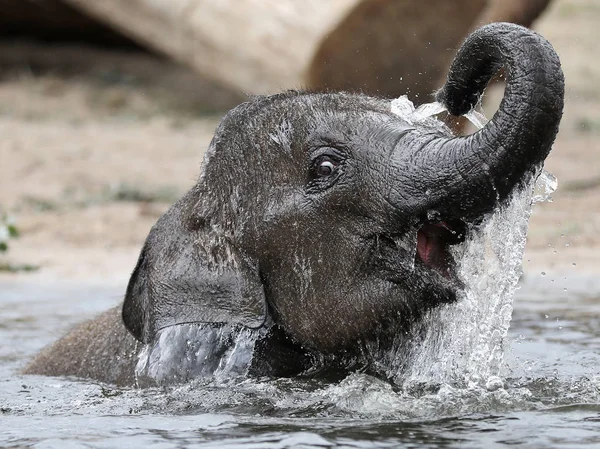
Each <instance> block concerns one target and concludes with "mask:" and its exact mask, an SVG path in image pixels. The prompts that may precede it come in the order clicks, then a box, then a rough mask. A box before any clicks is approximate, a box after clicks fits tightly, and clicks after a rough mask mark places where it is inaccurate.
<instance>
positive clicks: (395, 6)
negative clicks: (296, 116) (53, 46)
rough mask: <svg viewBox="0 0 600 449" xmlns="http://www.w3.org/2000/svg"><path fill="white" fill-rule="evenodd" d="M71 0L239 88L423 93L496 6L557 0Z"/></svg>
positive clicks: (500, 10) (500, 9)
mask: <svg viewBox="0 0 600 449" xmlns="http://www.w3.org/2000/svg"><path fill="white" fill-rule="evenodd" d="M64 1H65V2H67V3H68V4H70V5H72V6H74V7H77V8H80V9H81V10H82V11H84V12H86V13H88V14H90V15H92V16H95V17H96V18H98V19H100V20H102V21H106V23H108V24H111V25H112V26H114V27H116V28H117V29H118V30H119V31H120V32H122V33H123V34H125V35H128V36H130V37H131V38H133V39H135V40H137V41H139V42H140V43H142V44H144V45H148V46H150V47H152V48H154V49H156V50H158V51H160V52H163V53H165V54H167V55H168V56H170V57H172V58H174V59H176V60H178V61H180V62H182V63H184V64H187V65H189V66H191V67H193V68H194V69H195V70H196V71H198V72H199V73H201V74H203V75H205V76H207V77H209V78H211V79H213V80H217V81H219V82H221V83H222V84H224V85H226V86H228V87H229V88H232V89H234V90H237V91H242V92H245V93H251V94H270V93H275V92H279V91H281V90H284V89H290V88H307V89H314V90H321V89H332V90H350V91H364V92H367V93H370V94H378V95H381V96H387V97H395V96H398V95H400V94H404V93H409V95H410V96H411V98H412V99H413V100H415V101H416V102H424V101H428V100H429V99H430V94H431V92H432V91H433V90H434V89H435V88H436V87H438V86H439V85H440V82H441V80H442V74H444V73H445V72H446V69H447V66H448V64H449V63H450V61H451V59H452V57H453V56H454V52H455V49H456V48H457V47H458V46H459V44H460V42H461V41H462V39H463V38H464V37H465V36H466V35H467V34H468V32H469V31H470V30H471V29H472V28H474V26H475V25H478V24H480V23H482V22H483V21H486V22H487V21H494V20H495V17H494V14H496V15H500V14H502V15H503V16H506V17H509V18H510V19H512V20H513V21H517V22H519V20H518V19H519V17H518V16H519V12H518V10H519V6H518V5H519V4H520V3H521V4H522V3H525V4H527V3H528V2H538V3H539V2H545V3H547V2H548V1H549V0H126V1H124V0H102V1H99V0H64ZM503 5H504V6H503ZM506 5H508V7H506ZM511 8H512V9H511ZM507 11H516V13H515V14H513V15H512V16H511V14H510V13H509V14H507V13H506V12H507ZM514 17H516V19H515V18H514Z"/></svg>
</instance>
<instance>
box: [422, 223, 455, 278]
mask: <svg viewBox="0 0 600 449" xmlns="http://www.w3.org/2000/svg"><path fill="white" fill-rule="evenodd" d="M452 236H453V234H452V231H451V230H450V229H448V227H447V225H446V224H445V223H435V224H433V223H431V224H425V225H423V227H422V228H421V229H419V232H418V233H417V256H418V257H419V258H420V259H421V260H422V261H423V263H424V264H425V265H427V266H428V267H431V268H433V269H435V270H437V271H439V272H440V273H441V274H442V275H444V276H446V277H447V276H449V274H450V273H449V269H450V266H449V263H448V257H449V254H448V250H447V249H448V245H449V243H450V241H451V237H452Z"/></svg>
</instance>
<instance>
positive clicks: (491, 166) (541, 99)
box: [411, 23, 564, 219]
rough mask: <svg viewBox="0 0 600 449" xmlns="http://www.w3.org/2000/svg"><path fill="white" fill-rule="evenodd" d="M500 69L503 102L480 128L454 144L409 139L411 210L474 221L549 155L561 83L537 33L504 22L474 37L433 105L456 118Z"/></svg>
mask: <svg viewBox="0 0 600 449" xmlns="http://www.w3.org/2000/svg"><path fill="white" fill-rule="evenodd" d="M500 68H504V69H505V73H506V78H507V84H506V89H505V93H504V98H503V100H502V103H501V104H500V107H499V109H498V111H497V112H496V114H495V115H494V117H493V118H492V119H491V120H490V122H489V123H488V124H487V125H486V126H485V127H484V128H483V129H481V130H480V131H478V132H476V133H475V134H472V135H470V136H466V137H456V138H448V137H440V136H433V135H431V134H419V133H416V132H415V133H413V135H412V137H411V138H412V139H414V145H415V146H414V147H413V148H415V150H414V152H413V153H412V155H411V157H412V158H413V160H414V161H416V162H417V164H416V165H418V166H419V167H420V168H419V169H417V170H419V171H420V173H419V178H420V179H419V181H418V183H417V188H416V191H415V192H413V194H414V195H415V198H418V199H416V200H415V201H418V203H415V204H419V206H418V207H420V208H422V207H423V205H425V207H426V208H430V209H435V210H438V211H440V212H442V213H447V214H452V215H456V214H457V212H458V214H460V216H461V218H467V219H468V218H474V217H477V216H480V215H481V214H483V213H485V212H487V211H489V210H491V209H492V208H493V207H494V206H495V205H496V204H497V203H498V201H502V200H504V199H505V198H506V197H507V196H508V195H509V193H510V192H511V191H512V190H513V188H514V187H515V186H516V185H518V184H519V182H520V181H521V180H522V179H523V178H524V176H525V174H526V173H527V172H528V171H530V170H532V169H533V168H534V167H536V166H537V165H538V164H540V163H541V162H542V161H543V160H544V159H545V158H546V156H547V155H548V153H549V151H550V148H551V146H552V143H553V142H554V139H555V137H556V134H557V132H558V125H559V122H560V119H561V116H562V110H563V98H564V77H563V74H562V70H561V67H560V61H559V59H558V55H557V54H556V52H555V51H554V49H553V48H552V46H551V45H550V43H548V41H546V40H545V39H544V38H543V37H541V36H540V35H538V34H537V33H535V32H533V31H531V30H528V29H527V28H524V27H521V26H518V25H514V24H508V23H495V24H491V25H487V26H485V27H482V28H480V29H479V30H477V31H475V32H474V33H473V34H472V35H471V36H469V38H468V39H467V40H466V41H465V43H464V44H463V46H462V47H461V49H460V50H459V52H458V54H457V56H456V58H455V59H454V62H453V63H452V66H451V68H450V71H449V74H448V79H447V82H446V84H445V85H444V87H443V88H442V89H441V90H440V91H439V92H438V93H437V97H436V98H437V100H438V101H439V102H441V103H443V104H444V105H445V106H446V107H447V108H448V110H449V111H450V113H451V114H453V115H457V116H458V115H463V114H465V113H467V112H469V111H470V110H471V109H473V107H474V106H475V105H476V103H477V102H478V101H479V98H480V96H481V94H482V93H483V90H484V89H485V87H486V85H487V83H488V82H489V80H490V79H491V78H492V77H493V76H494V75H495V74H496V73H497V71H498V70H499V69H500ZM423 173H425V176H423ZM415 207H417V206H416V205H415Z"/></svg>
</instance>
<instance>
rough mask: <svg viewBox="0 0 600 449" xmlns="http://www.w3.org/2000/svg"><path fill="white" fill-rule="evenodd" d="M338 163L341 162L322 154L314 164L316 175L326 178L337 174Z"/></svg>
mask: <svg viewBox="0 0 600 449" xmlns="http://www.w3.org/2000/svg"><path fill="white" fill-rule="evenodd" d="M338 165H339V164H338V163H337V161H335V160H333V159H332V158H331V157H329V156H325V155H324V156H320V157H319V158H317V160H316V161H315V164H314V174H315V177H318V178H326V177H328V176H331V175H333V174H335V172H336V170H337V168H338Z"/></svg>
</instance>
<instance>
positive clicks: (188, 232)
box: [123, 192, 267, 343]
mask: <svg viewBox="0 0 600 449" xmlns="http://www.w3.org/2000/svg"><path fill="white" fill-rule="evenodd" d="M191 194H192V192H190V193H188V195H186V197H184V198H182V199H181V200H180V201H179V202H178V203H176V204H175V205H174V206H173V207H172V208H171V209H170V210H169V211H168V212H167V213H165V215H163V216H162V217H161V219H160V220H159V221H158V222H157V223H156V225H155V226H154V227H153V228H152V230H151V231H150V234H149V235H148V238H147V239H146V243H145V244H144V247H143V249H142V252H141V254H140V256H139V259H138V262H137V265H136V267H135V270H134V271H133V274H132V275H131V278H130V280H129V284H128V286H127V292H126V294H125V301H124V303H123V321H124V323H125V327H126V328H127V329H128V330H129V332H130V333H131V334H132V335H133V336H134V337H135V338H136V339H137V340H139V341H141V342H144V343H148V342H150V341H152V340H153V339H154V338H155V336H156V333H157V332H158V331H159V330H160V329H163V328H165V327H169V326H173V325H176V324H183V323H230V324H240V325H243V326H246V327H249V328H257V327H260V326H261V325H263V324H264V322H265V319H266V314H267V305H266V300H265V294H264V289H263V285H262V283H261V280H260V276H259V273H258V269H257V267H256V264H255V263H253V262H252V261H251V260H250V259H249V258H248V257H247V256H245V255H244V254H241V253H240V251H238V250H236V249H235V248H233V246H232V244H231V243H230V240H229V239H228V238H227V237H226V236H224V235H219V233H218V232H216V231H215V230H214V228H213V227H211V226H209V225H207V224H206V223H205V222H204V221H203V220H201V219H200V220H196V223H197V224H196V225H190V220H189V218H188V217H189V213H188V212H187V211H189V210H190V209H191V207H192V206H193V198H192V195H191ZM198 223H200V224H198Z"/></svg>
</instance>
